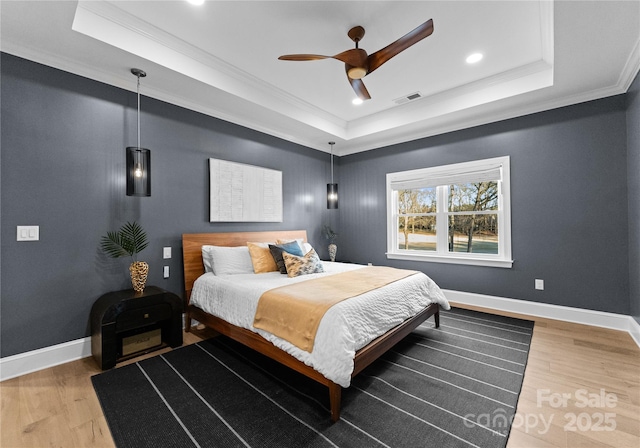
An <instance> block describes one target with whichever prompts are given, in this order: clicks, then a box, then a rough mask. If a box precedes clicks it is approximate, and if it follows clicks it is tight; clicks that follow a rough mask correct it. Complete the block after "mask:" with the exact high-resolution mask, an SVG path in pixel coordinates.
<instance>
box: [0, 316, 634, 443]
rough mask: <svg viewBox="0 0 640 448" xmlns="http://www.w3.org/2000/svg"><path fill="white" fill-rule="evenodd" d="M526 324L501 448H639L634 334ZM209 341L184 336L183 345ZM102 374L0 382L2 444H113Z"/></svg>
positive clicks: (80, 366) (91, 366) (69, 367)
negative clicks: (513, 409) (98, 383)
mask: <svg viewBox="0 0 640 448" xmlns="http://www.w3.org/2000/svg"><path fill="white" fill-rule="evenodd" d="M468 308H470V309H477V310H479V311H485V310H482V309H479V308H472V307H468ZM496 314H504V315H509V316H513V317H522V318H527V317H526V316H521V315H515V314H513V313H496ZM532 320H535V321H536V324H535V328H534V334H533V340H532V343H531V351H530V355H529V362H528V364H527V369H526V372H525V377H524V384H523V388H522V393H521V395H520V400H519V402H518V411H517V414H516V418H515V420H514V425H513V429H512V431H511V435H510V438H509V442H508V445H507V447H508V448H520V447H526V448H537V447H558V448H574V447H594V448H604V447H611V448H614V447H615V448H627V447H628V448H638V447H640V348H638V346H637V345H636V344H635V342H634V341H633V340H632V339H631V337H630V336H629V335H628V334H627V333H624V332H620V331H615V330H607V329H602V328H596V327H590V326H585V325H578V324H572V323H567V322H560V321H554V320H549V319H538V318H534V319H532ZM211 335H212V333H211V332H210V331H209V330H198V331H196V332H193V333H185V341H184V342H185V344H191V343H194V342H197V341H199V340H201V339H203V338H207V337H210V336H211ZM167 350H168V349H167ZM158 353H161V352H153V353H151V354H149V355H147V356H154V355H156V354H158ZM140 359H141V358H136V359H134V360H130V361H129V363H130V362H135V361H138V360H140ZM125 364H126V363H123V364H118V366H121V365H125ZM99 372H100V370H99V369H98V367H97V365H96V363H95V362H94V360H93V358H85V359H81V360H79V361H74V362H70V363H67V364H63V365H60V366H56V367H52V368H49V369H45V370H42V371H39V372H35V373H31V374H29V375H24V376H21V377H18V378H14V379H11V380H6V381H4V382H2V383H0V398H1V410H0V446H1V447H3V448H18V447H19V448H23V447H24V448H26V447H37V448H41V447H61V448H62V447H64V448H71V447H79V448H88V447H114V444H113V440H112V438H111V435H110V433H109V428H108V427H107V422H106V420H105V418H104V415H103V414H102V410H101V408H100V404H99V402H98V399H97V397H96V395H95V393H94V391H93V387H92V385H91V381H90V377H91V375H94V374H96V373H99Z"/></svg>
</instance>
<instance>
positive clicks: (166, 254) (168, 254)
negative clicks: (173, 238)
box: [162, 247, 171, 259]
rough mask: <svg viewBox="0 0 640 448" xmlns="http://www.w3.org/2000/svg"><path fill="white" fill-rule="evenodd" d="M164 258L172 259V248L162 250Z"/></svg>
mask: <svg viewBox="0 0 640 448" xmlns="http://www.w3.org/2000/svg"><path fill="white" fill-rule="evenodd" d="M162 258H164V259H167V258H171V248H170V247H163V248H162Z"/></svg>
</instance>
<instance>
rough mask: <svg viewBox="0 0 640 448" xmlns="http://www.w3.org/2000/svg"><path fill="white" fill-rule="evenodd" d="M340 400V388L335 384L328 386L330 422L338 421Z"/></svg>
mask: <svg viewBox="0 0 640 448" xmlns="http://www.w3.org/2000/svg"><path fill="white" fill-rule="evenodd" d="M341 400H342V386H340V385H339V384H336V383H333V382H332V383H331V384H329V402H330V404H331V421H332V422H334V423H335V422H337V421H338V420H340V401H341Z"/></svg>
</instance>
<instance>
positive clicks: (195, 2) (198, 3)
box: [187, 0, 204, 5]
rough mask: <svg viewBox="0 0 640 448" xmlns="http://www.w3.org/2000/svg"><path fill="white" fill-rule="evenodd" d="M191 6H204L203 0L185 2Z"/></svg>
mask: <svg viewBox="0 0 640 448" xmlns="http://www.w3.org/2000/svg"><path fill="white" fill-rule="evenodd" d="M187 1H188V2H189V3H191V4H192V5H202V4H204V0H187Z"/></svg>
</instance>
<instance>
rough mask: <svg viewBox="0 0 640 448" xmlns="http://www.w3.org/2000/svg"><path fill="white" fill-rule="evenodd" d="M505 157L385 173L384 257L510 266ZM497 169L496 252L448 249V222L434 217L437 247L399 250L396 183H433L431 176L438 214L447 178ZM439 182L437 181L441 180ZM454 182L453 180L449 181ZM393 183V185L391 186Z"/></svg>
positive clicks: (507, 161) (415, 185)
mask: <svg viewBox="0 0 640 448" xmlns="http://www.w3.org/2000/svg"><path fill="white" fill-rule="evenodd" d="M509 166H510V159H509V156H504V157H495V158H491V159H483V160H476V161H472V162H464V163H456V164H452V165H442V166H436V167H431V168H422V169H417V170H410V171H400V172H397V173H387V254H386V255H387V258H389V259H396V260H411V261H426V262H434V263H454V264H466V265H475V266H490V267H500V268H511V267H512V266H513V260H512V258H511V174H510V167H509ZM496 169H499V170H500V173H501V179H500V180H499V181H498V210H497V214H498V229H499V231H498V250H499V253H498V254H480V253H466V252H449V251H448V245H447V243H446V240H447V237H448V224H447V220H445V219H437V220H436V236H437V239H438V242H437V250H436V251H434V252H426V251H425V252H421V251H416V250H404V249H399V244H398V224H397V223H398V213H397V211H398V202H397V201H398V194H397V193H396V191H397V190H398V189H404V188H398V185H400V184H405V185H407V184H410V185H412V188H420V184H421V183H422V182H424V184H425V185H424V186H434V185H433V183H434V179H438V181H436V185H438V197H437V209H438V212H437V215H438V216H443V215H440V213H441V212H444V211H446V210H443V209H442V207H444V208H446V207H447V202H448V201H447V196H446V194H447V191H448V183H447V182H446V181H445V180H446V179H447V178H451V179H454V178H455V177H456V176H464V175H465V173H469V172H474V173H475V172H483V171H495V170H496ZM441 179H443V180H442V183H439V182H441ZM452 183H455V182H452ZM394 185H395V188H394Z"/></svg>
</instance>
